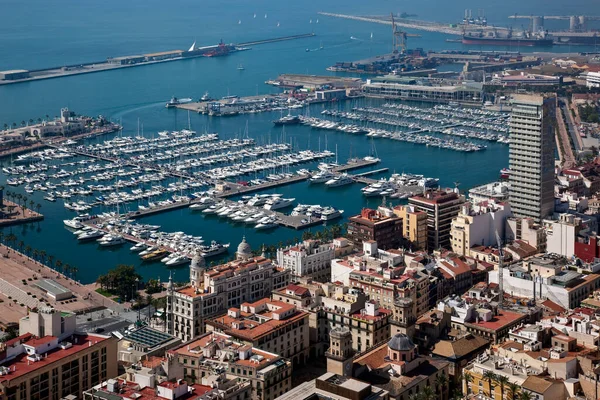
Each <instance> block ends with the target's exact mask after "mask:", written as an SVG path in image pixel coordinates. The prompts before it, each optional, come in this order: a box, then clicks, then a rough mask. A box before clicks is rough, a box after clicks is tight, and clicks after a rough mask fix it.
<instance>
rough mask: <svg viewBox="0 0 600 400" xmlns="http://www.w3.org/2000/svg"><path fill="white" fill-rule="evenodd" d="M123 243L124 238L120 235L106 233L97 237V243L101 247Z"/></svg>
mask: <svg viewBox="0 0 600 400" xmlns="http://www.w3.org/2000/svg"><path fill="white" fill-rule="evenodd" d="M123 243H125V238H124V237H123V236H121V235H115V234H112V233H111V234H108V235H106V236H104V237H102V238H101V239H98V244H100V246H103V247H110V246H118V245H121V244H123Z"/></svg>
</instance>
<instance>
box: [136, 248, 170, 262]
mask: <svg viewBox="0 0 600 400" xmlns="http://www.w3.org/2000/svg"><path fill="white" fill-rule="evenodd" d="M167 253H168V251H167V250H163V249H158V250H154V251H153V252H151V253H148V254H145V255H143V256H142V260H143V261H154V260H160V259H161V258H163V257H164V256H165V255H166V254H167Z"/></svg>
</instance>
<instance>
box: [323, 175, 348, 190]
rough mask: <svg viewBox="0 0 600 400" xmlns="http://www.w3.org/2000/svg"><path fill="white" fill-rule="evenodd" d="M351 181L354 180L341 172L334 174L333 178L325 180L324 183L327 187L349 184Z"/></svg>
mask: <svg viewBox="0 0 600 400" xmlns="http://www.w3.org/2000/svg"><path fill="white" fill-rule="evenodd" d="M353 182H354V180H352V178H350V177H349V176H348V175H346V174H342V175H339V176H336V177H335V178H333V179H331V180H329V181H327V182H325V185H327V187H338V186H344V185H349V184H351V183H353Z"/></svg>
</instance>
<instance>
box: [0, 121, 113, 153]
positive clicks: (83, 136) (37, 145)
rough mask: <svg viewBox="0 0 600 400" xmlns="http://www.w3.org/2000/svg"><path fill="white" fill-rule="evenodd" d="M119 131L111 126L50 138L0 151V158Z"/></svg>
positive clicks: (57, 146) (56, 146)
mask: <svg viewBox="0 0 600 400" xmlns="http://www.w3.org/2000/svg"><path fill="white" fill-rule="evenodd" d="M120 129H121V126H120V125H117V124H111V125H110V126H108V127H103V128H100V129H95V130H92V131H90V132H84V133H81V134H78V135H73V136H66V137H52V138H51V139H48V140H40V141H38V142H35V143H33V144H31V145H29V146H19V147H13V148H10V149H6V150H2V151H0V158H4V157H10V156H16V155H19V154H23V153H29V152H31V151H36V150H41V149H45V148H46V147H52V148H55V149H57V148H59V147H60V143H62V142H65V141H67V140H79V139H87V138H91V137H96V136H102V135H107V134H109V133H114V132H117V131H119V130H120Z"/></svg>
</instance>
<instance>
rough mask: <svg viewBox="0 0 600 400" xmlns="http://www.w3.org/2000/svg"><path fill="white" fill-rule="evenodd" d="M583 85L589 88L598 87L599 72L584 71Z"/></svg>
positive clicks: (599, 81)
mask: <svg viewBox="0 0 600 400" xmlns="http://www.w3.org/2000/svg"><path fill="white" fill-rule="evenodd" d="M585 85H586V86H587V87H589V88H600V72H586V74H585Z"/></svg>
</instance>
